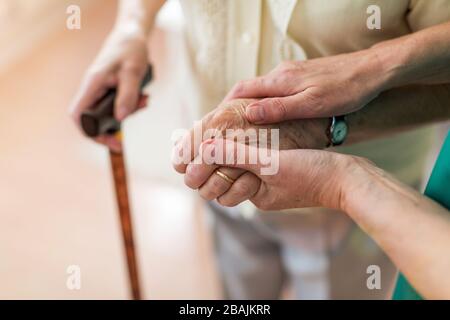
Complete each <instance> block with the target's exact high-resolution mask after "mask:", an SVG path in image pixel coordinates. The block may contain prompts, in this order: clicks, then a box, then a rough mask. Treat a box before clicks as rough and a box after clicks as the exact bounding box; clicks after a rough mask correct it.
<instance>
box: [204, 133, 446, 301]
mask: <svg viewBox="0 0 450 320" xmlns="http://www.w3.org/2000/svg"><path fill="white" fill-rule="evenodd" d="M201 149H202V150H203V152H202V154H203V155H204V157H205V158H206V159H205V160H208V161H210V160H211V159H213V160H214V162H215V163H217V164H220V165H222V166H228V167H232V168H239V169H243V170H248V171H249V172H252V173H253V174H254V175H255V176H257V177H258V178H259V179H260V184H259V186H258V188H257V190H256V192H255V193H254V195H253V196H251V197H249V198H248V199H250V200H251V201H252V202H253V203H254V204H255V205H256V206H257V207H259V208H260V209H263V210H279V209H288V208H299V207H312V206H323V207H329V208H333V209H338V210H341V211H344V212H346V213H347V214H348V215H349V217H350V218H352V219H353V220H354V221H355V222H356V223H357V224H358V225H359V226H360V227H361V228H362V229H363V230H364V231H365V232H366V233H367V234H368V235H369V236H371V237H372V238H373V239H374V240H375V241H376V242H377V243H378V244H379V245H380V247H381V248H382V249H383V250H384V251H385V252H386V253H387V254H388V255H389V257H390V258H391V259H392V260H393V262H394V263H395V265H396V266H397V267H398V268H399V269H400V270H401V271H402V272H403V273H404V274H405V276H406V277H407V278H408V280H409V281H410V282H411V284H412V285H413V286H414V287H415V288H416V289H417V290H418V291H419V292H420V293H421V294H422V295H423V296H424V297H425V298H429V299H450V278H449V277H447V276H446V274H447V273H448V270H449V269H450V253H449V250H448V248H449V246H450V214H449V211H448V210H446V209H445V208H443V207H442V206H440V205H438V204H437V203H435V202H433V201H432V200H430V199H429V198H427V197H424V196H422V195H421V194H419V193H418V192H417V191H415V190H413V189H411V188H410V187H408V186H406V185H404V184H402V183H400V182H399V181H397V180H396V179H394V178H393V177H392V176H390V175H389V174H387V173H386V172H384V171H383V170H381V169H379V168H377V167H375V166H374V165H373V164H372V163H370V162H369V161H368V160H365V159H362V158H358V157H354V156H349V155H343V154H338V153H332V152H327V151H317V150H284V151H283V150H282V151H272V154H271V155H272V161H276V160H275V159H276V158H277V157H278V163H279V170H278V172H277V173H276V174H275V175H262V174H261V169H263V168H264V167H265V165H262V164H261V162H260V161H256V162H255V161H253V162H251V161H250V159H251V158H250V155H252V154H253V155H255V153H258V151H259V150H258V149H257V148H255V147H252V146H247V145H244V144H238V143H234V142H231V141H229V140H221V139H210V140H207V141H205V142H204V143H203V144H202V146H201ZM213 151H214V152H213ZM211 155H214V156H213V157H212V156H211ZM239 155H241V156H242V155H245V156H244V157H240V156H239ZM225 159H226V162H225ZM238 159H240V161H238ZM222 169H223V168H221V170H222Z"/></svg>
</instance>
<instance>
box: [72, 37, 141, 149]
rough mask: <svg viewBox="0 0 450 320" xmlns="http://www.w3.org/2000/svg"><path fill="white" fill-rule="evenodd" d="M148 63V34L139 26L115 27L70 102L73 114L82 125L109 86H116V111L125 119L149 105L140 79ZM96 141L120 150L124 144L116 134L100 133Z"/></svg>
mask: <svg viewBox="0 0 450 320" xmlns="http://www.w3.org/2000/svg"><path fill="white" fill-rule="evenodd" d="M147 67H148V51H147V37H146V36H145V34H143V33H142V32H141V31H139V30H133V31H131V32H130V30H129V28H123V30H121V29H116V30H114V31H113V32H112V33H111V34H110V36H109V37H108V39H107V41H106V42H105V44H104V45H103V48H102V50H101V51H100V53H99V54H98V56H97V58H96V59H95V61H94V62H93V63H92V65H91V66H90V67H89V69H88V71H87V72H86V74H85V76H84V80H83V82H82V84H81V86H80V88H79V90H78V93H77V95H76V96H75V98H74V101H73V103H72V106H71V108H70V109H71V114H72V118H73V120H74V121H75V123H76V124H77V125H78V127H80V115H81V113H82V112H83V111H85V110H87V109H89V108H91V107H92V106H93V105H94V104H95V102H96V101H97V100H98V99H99V98H101V97H102V96H103V95H104V94H105V93H106V91H108V89H110V88H117V90H118V93H117V97H116V101H115V108H114V114H115V117H116V118H117V119H118V120H123V119H124V118H126V117H127V116H128V115H130V114H131V113H133V112H135V111H136V110H138V109H140V108H142V107H144V106H145V105H146V99H147V97H146V96H143V95H140V93H139V92H140V83H141V81H142V78H143V77H144V74H145V72H146V70H147ZM96 141H97V142H99V143H102V144H105V145H107V146H108V147H109V148H111V149H113V150H116V151H119V150H120V149H121V144H120V142H119V141H118V140H117V138H115V137H114V136H107V135H104V136H100V137H98V138H96Z"/></svg>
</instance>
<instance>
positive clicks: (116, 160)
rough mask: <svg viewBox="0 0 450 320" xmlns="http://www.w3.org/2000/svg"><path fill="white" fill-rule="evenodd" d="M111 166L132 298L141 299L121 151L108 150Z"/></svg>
mask: <svg viewBox="0 0 450 320" xmlns="http://www.w3.org/2000/svg"><path fill="white" fill-rule="evenodd" d="M109 154H110V160H111V168H112V172H113V177H114V186H115V190H116V198H117V205H118V209H119V216H120V224H121V227H122V237H123V243H124V247H125V253H126V256H127V267H128V276H129V279H130V284H131V293H132V297H133V299H134V300H140V299H141V290H140V286H139V275H138V267H137V259H136V252H135V246H134V240H133V228H132V221H131V213H130V204H129V200H128V199H129V198H128V188H127V177H126V171H125V161H124V156H123V153H116V152H113V151H110V153H109Z"/></svg>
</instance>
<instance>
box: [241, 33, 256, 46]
mask: <svg viewBox="0 0 450 320" xmlns="http://www.w3.org/2000/svg"><path fill="white" fill-rule="evenodd" d="M241 40H242V42H243V43H245V44H249V43H250V42H252V40H253V37H252V35H251V34H250V32H244V33H243V34H242V35H241Z"/></svg>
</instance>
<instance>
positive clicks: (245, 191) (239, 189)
mask: <svg viewBox="0 0 450 320" xmlns="http://www.w3.org/2000/svg"><path fill="white" fill-rule="evenodd" d="M250 191H251V190H250V185H249V184H248V183H245V182H239V181H237V182H236V183H235V184H234V186H233V194H234V195H236V196H238V197H245V196H248V195H249V194H250Z"/></svg>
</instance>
